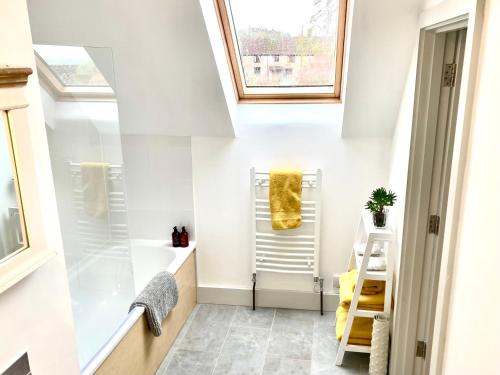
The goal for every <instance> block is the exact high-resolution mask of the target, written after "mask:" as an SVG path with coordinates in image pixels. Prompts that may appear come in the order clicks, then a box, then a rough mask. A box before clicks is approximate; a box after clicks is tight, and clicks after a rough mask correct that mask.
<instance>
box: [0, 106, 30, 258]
mask: <svg viewBox="0 0 500 375" xmlns="http://www.w3.org/2000/svg"><path fill="white" fill-rule="evenodd" d="M2 117H3V119H2V121H3V126H4V131H5V136H6V139H7V147H8V148H9V155H10V161H11V168H12V179H13V180H14V190H15V193H16V201H17V205H18V207H17V209H18V212H19V221H20V223H19V224H20V227H21V234H22V240H23V246H21V247H20V248H19V249H17V250H16V251H15V252H13V253H11V254H9V255H7V256H6V257H4V258H2V259H0V263H2V262H4V261H6V260H7V259H9V258H10V257H11V256H14V255H16V254H18V253H19V252H20V251H23V250H26V249H27V248H28V247H29V239H28V231H27V230H26V219H25V217H24V208H23V199H22V195H21V187H20V185H19V173H18V169H17V168H18V167H17V165H18V163H17V157H16V154H17V151H16V145H15V142H14V134H13V129H12V127H11V125H12V120H11V119H10V117H9V112H8V111H4V112H3V113H2Z"/></svg>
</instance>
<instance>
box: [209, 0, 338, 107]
mask: <svg viewBox="0 0 500 375" xmlns="http://www.w3.org/2000/svg"><path fill="white" fill-rule="evenodd" d="M227 1H229V0H214V4H215V9H216V13H217V17H218V20H219V26H220V31H221V34H222V38H223V42H224V46H225V52H226V57H227V60H228V65H229V70H230V73H231V77H232V81H233V87H234V91H235V95H236V99H237V101H238V102H239V103H308V102H318V103H340V101H341V99H340V98H341V87H342V73H343V61H344V42H345V37H346V30H345V29H346V21H347V9H348V6H347V5H348V0H338V23H337V41H336V52H335V79H334V83H333V90H328V91H327V92H326V90H324V89H323V90H317V91H316V92H313V90H307V89H312V88H313V87H310V88H308V87H297V88H296V91H295V92H282V93H246V92H245V86H244V85H245V84H244V77H243V76H242V69H241V68H240V57H239V51H238V46H237V45H235V40H236V35H233V30H234V26H233V22H232V20H231V18H230V15H229V13H228V5H227Z"/></svg>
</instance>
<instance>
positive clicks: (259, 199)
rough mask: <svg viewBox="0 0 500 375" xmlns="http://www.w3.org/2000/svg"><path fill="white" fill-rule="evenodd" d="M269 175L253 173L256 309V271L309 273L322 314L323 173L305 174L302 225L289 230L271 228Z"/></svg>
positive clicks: (253, 252) (252, 198)
mask: <svg viewBox="0 0 500 375" xmlns="http://www.w3.org/2000/svg"><path fill="white" fill-rule="evenodd" d="M269 183H270V178H269V173H268V172H262V171H256V170H255V168H251V170H250V187H251V208H252V212H251V214H252V221H251V222H252V226H251V230H252V236H251V241H252V242H251V248H252V282H253V288H252V290H253V307H254V309H255V290H256V288H255V284H256V280H257V272H274V273H289V274H307V275H312V276H313V283H314V286H315V287H314V290H315V291H317V290H316V286H319V289H320V290H319V292H320V311H321V314H323V308H322V306H323V304H322V289H323V282H322V281H323V279H322V278H320V276H319V259H320V257H319V247H320V241H319V240H320V238H319V237H320V225H321V185H322V173H321V170H319V169H318V170H317V171H316V172H308V173H303V176H302V188H303V192H302V201H301V206H302V207H301V216H302V223H303V224H304V225H302V226H301V227H299V228H298V229H293V230H289V231H279V232H277V231H274V230H272V228H271V225H270V223H271V217H272V215H271V212H270V204H269V196H268V194H269Z"/></svg>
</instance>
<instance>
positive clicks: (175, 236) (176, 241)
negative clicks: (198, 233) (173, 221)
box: [172, 227, 181, 247]
mask: <svg viewBox="0 0 500 375" xmlns="http://www.w3.org/2000/svg"><path fill="white" fill-rule="evenodd" d="M172 246H173V247H179V246H181V234H180V233H179V231H178V230H177V227H174V231H173V232H172Z"/></svg>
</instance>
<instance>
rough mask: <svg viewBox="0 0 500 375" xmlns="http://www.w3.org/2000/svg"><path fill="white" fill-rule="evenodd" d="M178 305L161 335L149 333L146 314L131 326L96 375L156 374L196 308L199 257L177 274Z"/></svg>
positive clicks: (189, 260)
mask: <svg viewBox="0 0 500 375" xmlns="http://www.w3.org/2000/svg"><path fill="white" fill-rule="evenodd" d="M175 279H176V281H177V287H178V288H179V302H178V303H177V306H176V307H175V308H174V309H172V311H170V313H169V314H168V316H167V319H165V320H164V322H163V324H162V332H163V333H162V335H161V336H160V337H154V336H153V334H152V333H151V332H150V331H149V328H148V323H147V320H146V315H145V314H142V316H141V317H140V318H139V320H137V322H136V323H135V324H134V325H133V326H132V328H131V329H130V331H129V332H128V333H127V334H126V335H125V337H124V338H123V339H122V340H121V341H120V343H119V344H118V346H117V347H116V348H115V349H114V350H113V351H112V352H111V354H110V355H109V356H108V358H106V360H105V361H104V362H103V363H102V365H101V366H100V367H99V368H98V369H97V371H96V372H95V374H96V375H154V374H155V372H156V370H157V369H158V368H159V367H160V364H161V362H162V361H163V358H164V357H165V355H166V354H167V353H168V351H169V349H170V347H171V346H172V344H173V343H174V341H175V338H176V337H177V335H178V333H179V331H180V330H181V328H182V326H183V325H184V323H185V322H186V320H187V318H188V317H189V314H191V311H192V310H193V308H194V306H195V305H196V255H195V251H193V252H192V253H191V255H189V257H188V258H187V259H186V261H185V262H184V264H183V265H182V266H181V268H179V270H178V271H177V272H176V273H175Z"/></svg>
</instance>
